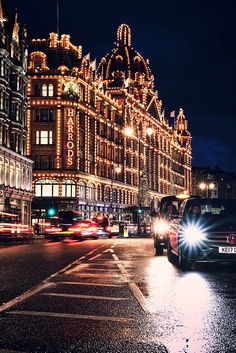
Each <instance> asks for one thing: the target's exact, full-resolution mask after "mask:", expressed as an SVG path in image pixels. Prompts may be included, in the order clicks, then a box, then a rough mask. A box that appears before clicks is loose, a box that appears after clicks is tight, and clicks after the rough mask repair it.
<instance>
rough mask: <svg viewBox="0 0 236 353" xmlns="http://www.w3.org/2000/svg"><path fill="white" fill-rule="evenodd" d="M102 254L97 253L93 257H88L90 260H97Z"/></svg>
mask: <svg viewBox="0 0 236 353" xmlns="http://www.w3.org/2000/svg"><path fill="white" fill-rule="evenodd" d="M101 255H102V254H97V255H95V256H93V257H91V258H90V259H88V260H89V261H92V260H95V259H97V258H98V257H100V256H101Z"/></svg>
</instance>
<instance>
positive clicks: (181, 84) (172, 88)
mask: <svg viewBox="0 0 236 353" xmlns="http://www.w3.org/2000/svg"><path fill="white" fill-rule="evenodd" d="M7 3H9V0H7ZM10 3H11V6H12V9H13V8H14V7H17V8H18V10H19V12H20V14H21V17H23V19H24V22H25V23H26V24H27V25H28V28H29V36H30V37H33V38H47V37H48V35H49V33H50V32H51V31H56V0H50V1H49V0H40V1H33V0H10ZM59 3H60V33H68V34H70V35H71V39H72V42H73V43H74V44H76V45H82V46H83V54H84V55H85V54H87V52H91V57H92V58H95V57H96V58H97V60H98V61H99V59H100V58H101V57H102V56H104V55H105V54H106V53H107V52H109V51H110V50H111V49H112V48H113V47H114V42H115V41H116V31H117V28H118V26H119V25H120V24H121V23H127V24H128V25H129V26H130V27H131V33H132V46H133V47H134V48H135V49H136V50H138V51H139V52H140V53H141V54H142V55H143V57H144V58H149V59H150V67H151V70H152V72H153V74H154V76H155V85H156V89H158V91H159V98H160V99H162V101H163V107H164V108H165V112H166V115H168V114H169V112H170V111H173V110H176V111H178V109H179V108H180V107H182V108H183V109H184V112H185V116H186V118H187V119H188V120H189V129H190V132H191V133H192V136H193V138H192V146H193V166H205V167H206V166H210V167H213V168H214V167H216V166H218V167H221V168H222V169H224V170H226V171H233V172H236V153H235V151H236V103H235V102H236V100H235V94H236V11H235V10H236V5H235V1H227V0H225V1H223V0H195V1H194V0H178V1H177V0H163V1H154V0H153V1H151V0H146V1H138V0H136V1H135V0H119V1H112V0H110V1H107V0H105V1H93V0H90V1H79V0H59Z"/></svg>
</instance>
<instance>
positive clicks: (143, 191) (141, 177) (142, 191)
mask: <svg viewBox="0 0 236 353" xmlns="http://www.w3.org/2000/svg"><path fill="white" fill-rule="evenodd" d="M145 132H146V134H147V135H148V136H149V137H150V136H151V135H152V134H153V133H154V129H153V128H152V127H151V126H148V127H147V128H146V131H145ZM124 135H125V136H126V137H135V134H134V130H133V128H132V127H130V126H126V127H125V129H124ZM137 141H138V194H139V197H138V205H137V206H138V209H137V212H138V211H139V210H141V209H142V206H146V204H147V203H148V202H147V201H146V200H147V199H148V196H149V193H148V180H147V175H146V170H145V169H146V166H145V165H144V167H143V169H144V170H143V173H142V174H141V131H140V130H139V129H138V131H137ZM141 213H142V212H138V232H140V217H141Z"/></svg>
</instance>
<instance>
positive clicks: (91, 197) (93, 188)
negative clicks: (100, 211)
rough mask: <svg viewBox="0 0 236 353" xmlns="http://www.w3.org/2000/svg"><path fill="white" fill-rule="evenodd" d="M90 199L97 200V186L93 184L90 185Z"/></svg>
mask: <svg viewBox="0 0 236 353" xmlns="http://www.w3.org/2000/svg"><path fill="white" fill-rule="evenodd" d="M88 199H89V200H95V185H94V184H93V183H89V184H88Z"/></svg>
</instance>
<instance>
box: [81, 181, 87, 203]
mask: <svg viewBox="0 0 236 353" xmlns="http://www.w3.org/2000/svg"><path fill="white" fill-rule="evenodd" d="M79 197H80V198H81V199H85V198H86V183H85V182H84V181H80V182H79Z"/></svg>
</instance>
